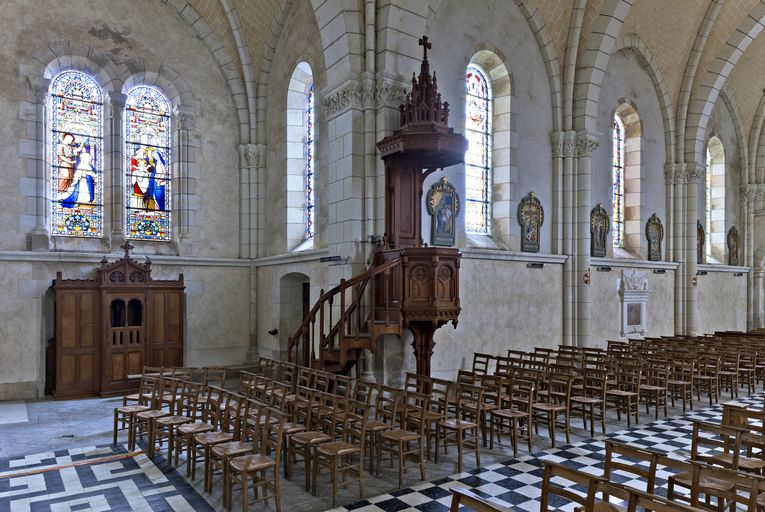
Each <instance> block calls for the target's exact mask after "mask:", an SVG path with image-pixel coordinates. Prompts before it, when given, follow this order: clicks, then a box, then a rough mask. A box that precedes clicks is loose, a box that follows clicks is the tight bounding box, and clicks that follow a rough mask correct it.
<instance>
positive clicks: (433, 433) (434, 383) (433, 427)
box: [425, 378, 454, 458]
mask: <svg viewBox="0 0 765 512" xmlns="http://www.w3.org/2000/svg"><path fill="white" fill-rule="evenodd" d="M453 387H454V383H453V382H451V381H449V380H446V379H437V378H431V379H430V410H429V411H427V412H426V413H425V418H426V421H427V422H428V427H427V429H426V435H427V450H428V458H430V452H431V446H432V441H433V439H434V438H437V437H438V436H439V434H440V432H441V430H440V429H439V428H438V424H439V422H441V421H442V420H445V419H446V411H447V410H448V408H449V404H450V403H451V396H452V393H453V391H452V390H453ZM436 444H438V441H437V439H436ZM444 453H446V447H444Z"/></svg>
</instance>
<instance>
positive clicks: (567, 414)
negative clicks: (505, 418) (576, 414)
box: [531, 373, 573, 448]
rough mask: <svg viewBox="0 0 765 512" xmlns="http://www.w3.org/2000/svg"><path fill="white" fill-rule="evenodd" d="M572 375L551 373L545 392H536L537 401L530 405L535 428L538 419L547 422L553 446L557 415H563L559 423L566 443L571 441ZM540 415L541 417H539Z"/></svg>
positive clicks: (557, 423) (553, 445)
mask: <svg viewBox="0 0 765 512" xmlns="http://www.w3.org/2000/svg"><path fill="white" fill-rule="evenodd" d="M572 384H573V377H572V376H571V375H565V374H561V373H551V374H550V375H549V377H548V381H547V386H548V389H547V393H546V394H544V395H542V394H540V393H537V401H536V402H535V403H534V404H533V405H532V407H531V410H532V421H533V423H534V427H535V429H536V428H537V424H538V422H539V421H540V420H544V421H545V422H546V423H547V431H548V434H549V435H550V441H551V442H552V447H553V448H555V437H556V430H557V427H558V425H559V422H558V417H559V416H560V415H563V422H561V423H560V425H561V426H562V428H563V430H564V432H565V433H566V443H570V442H571V427H570V424H571V386H572ZM540 416H541V418H540Z"/></svg>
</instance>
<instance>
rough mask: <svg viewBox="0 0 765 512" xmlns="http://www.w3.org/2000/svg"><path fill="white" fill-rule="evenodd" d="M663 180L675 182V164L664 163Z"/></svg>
mask: <svg viewBox="0 0 765 512" xmlns="http://www.w3.org/2000/svg"><path fill="white" fill-rule="evenodd" d="M664 181H665V182H667V183H677V164H674V163H668V164H664Z"/></svg>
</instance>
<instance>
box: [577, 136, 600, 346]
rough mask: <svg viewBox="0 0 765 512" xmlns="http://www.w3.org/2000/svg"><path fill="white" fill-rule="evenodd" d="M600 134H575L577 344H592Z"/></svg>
mask: <svg viewBox="0 0 765 512" xmlns="http://www.w3.org/2000/svg"><path fill="white" fill-rule="evenodd" d="M599 141H600V136H599V134H596V133H594V132H589V131H586V130H582V131H580V132H577V134H576V150H577V151H576V154H577V173H576V197H575V202H576V213H577V218H576V264H575V275H574V278H575V279H576V283H575V286H576V323H577V325H576V345H577V346H580V347H588V346H591V344H592V325H591V322H590V319H591V306H590V210H591V209H592V198H591V196H592V194H591V188H590V186H591V169H590V167H591V165H592V152H593V151H595V150H596V149H597V148H598V144H599Z"/></svg>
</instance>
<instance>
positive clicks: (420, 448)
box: [377, 391, 430, 487]
mask: <svg viewBox="0 0 765 512" xmlns="http://www.w3.org/2000/svg"><path fill="white" fill-rule="evenodd" d="M403 405H404V415H403V418H402V421H401V425H400V428H397V429H391V430H386V431H384V432H382V433H381V434H380V444H379V447H378V448H379V450H378V452H377V474H378V475H379V474H380V461H381V460H382V454H383V453H384V452H388V453H389V454H390V457H391V459H392V458H393V457H394V456H395V457H397V458H398V486H399V487H403V483H404V472H405V471H406V459H407V458H408V457H412V458H415V459H416V460H417V464H418V465H419V466H420V479H421V480H425V444H426V442H427V432H426V431H427V427H428V420H427V418H426V413H427V411H429V410H430V396H429V395H424V394H421V393H415V392H412V391H407V392H406V393H405V394H404V402H403ZM412 445H415V446H412Z"/></svg>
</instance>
